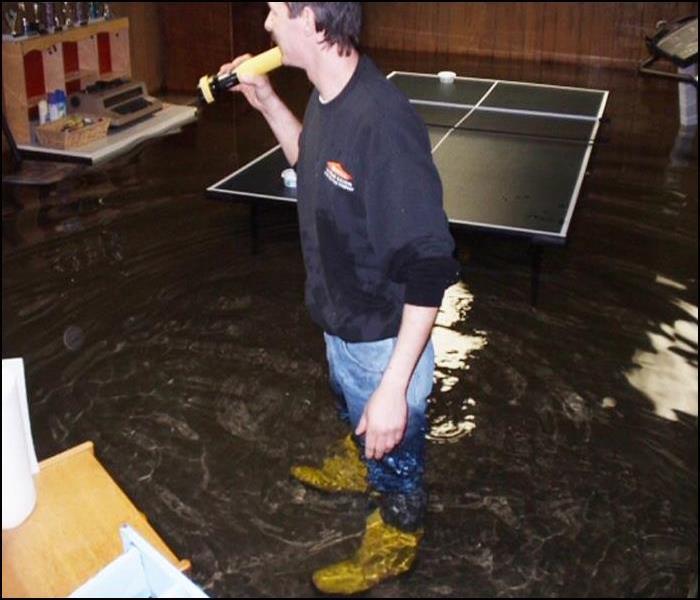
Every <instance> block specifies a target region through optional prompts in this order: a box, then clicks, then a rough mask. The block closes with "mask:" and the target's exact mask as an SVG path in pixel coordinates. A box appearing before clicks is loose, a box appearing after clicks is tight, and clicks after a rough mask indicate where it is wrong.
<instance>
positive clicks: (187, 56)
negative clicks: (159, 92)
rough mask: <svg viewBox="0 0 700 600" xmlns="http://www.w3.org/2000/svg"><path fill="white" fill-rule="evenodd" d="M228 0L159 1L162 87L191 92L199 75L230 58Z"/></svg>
mask: <svg viewBox="0 0 700 600" xmlns="http://www.w3.org/2000/svg"><path fill="white" fill-rule="evenodd" d="M232 4H233V3H230V2H197V3H193V2H167V3H166V2H163V3H158V7H159V9H160V18H161V29H162V32H163V36H162V48H163V77H164V87H165V88H167V89H168V90H171V91H173V90H174V91H186V92H191V93H194V92H195V91H196V89H197V82H198V81H199V78H200V77H202V75H208V74H212V73H216V72H217V71H218V69H219V67H220V66H221V65H222V64H223V63H225V62H228V61H229V60H231V57H232V54H233V34H232V22H231V21H232V20H231V8H232Z"/></svg>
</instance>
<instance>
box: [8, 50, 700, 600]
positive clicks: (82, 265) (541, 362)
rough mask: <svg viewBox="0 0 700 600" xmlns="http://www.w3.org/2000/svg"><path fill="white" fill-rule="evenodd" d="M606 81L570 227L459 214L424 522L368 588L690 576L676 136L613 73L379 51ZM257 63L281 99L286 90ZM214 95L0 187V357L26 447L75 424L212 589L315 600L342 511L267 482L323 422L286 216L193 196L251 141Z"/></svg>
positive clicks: (681, 142)
mask: <svg viewBox="0 0 700 600" xmlns="http://www.w3.org/2000/svg"><path fill="white" fill-rule="evenodd" d="M379 62H380V64H381V66H382V67H383V68H384V69H385V70H386V71H387V72H388V71H390V70H393V69H406V70H417V71H430V72H434V71H436V70H439V69H443V68H452V69H454V70H456V71H457V72H458V73H460V74H463V75H473V76H482V77H494V78H503V79H512V80H519V81H532V82H541V83H552V84H560V85H574V86H581V87H594V88H598V89H608V90H610V100H609V103H608V109H607V113H606V114H607V116H609V117H610V118H611V122H610V123H609V124H607V125H606V126H605V127H604V128H603V131H602V135H603V138H604V142H603V143H601V144H599V145H598V146H597V148H596V150H595V152H594V154H593V158H592V160H591V163H590V165H589V170H590V173H589V175H588V177H587V179H586V182H585V184H584V188H583V192H582V196H581V198H580V200H579V204H578V207H577V210H576V212H575V214H574V218H573V223H572V228H571V231H570V236H569V243H568V245H567V246H566V247H563V248H552V249H549V250H547V251H546V252H545V254H544V260H543V280H542V289H541V295H540V303H539V306H538V308H537V309H533V308H532V307H531V306H530V303H529V293H530V289H529V284H530V281H529V277H530V272H529V262H528V261H529V259H528V247H527V244H526V243H525V242H523V241H520V240H517V239H497V238H493V237H489V236H474V235H472V234H470V233H469V232H465V231H455V236H456V238H457V240H458V244H459V249H460V258H461V259H462V262H463V264H464V273H463V282H462V283H460V284H458V285H456V286H454V287H453V288H451V289H450V290H449V291H448V293H447V294H446V298H445V302H444V305H443V308H442V311H441V314H440V317H439V320H438V324H437V327H436V329H435V336H434V337H435V341H436V346H437V349H438V374H437V381H436V386H435V390H434V395H433V398H432V400H431V409H430V418H431V424H432V427H431V431H430V434H429V437H430V441H431V443H430V444H429V454H428V482H429V486H430V492H431V500H430V505H429V514H428V520H427V530H426V535H425V539H424V543H423V546H422V550H421V554H420V558H419V562H418V564H417V566H416V568H415V569H414V571H413V572H412V573H410V574H409V575H408V576H406V577H404V578H401V579H399V580H397V581H392V582H387V583H385V584H383V585H381V586H380V587H378V588H377V589H376V590H374V591H373V592H372V593H371V594H370V595H371V596H376V597H399V596H406V597H471V596H474V597H493V596H572V597H579V596H585V597H598V596H644V597H647V596H663V597H665V596H686V595H687V594H688V593H689V591H691V593H692V590H695V593H696V594H697V562H698V556H697V549H698V521H697V516H698V513H697V511H698V490H697V481H698V462H697V452H698V421H697V382H698V374H697V354H698V347H697V340H698V338H697V331H698V320H697V319H698V309H697V306H698V281H697V272H698V234H697V231H698V207H697V199H698V194H697V180H698V158H697V130H696V129H692V130H686V129H681V128H679V126H678V108H677V106H678V99H677V89H676V87H677V86H676V84H675V83H673V82H671V81H670V80H669V81H666V80H662V79H646V78H640V77H639V76H638V75H637V74H636V73H635V72H634V71H633V70H628V71H624V70H606V69H591V68H580V67H572V66H566V67H553V66H543V65H531V64H521V63H508V64H503V63H498V62H494V61H485V62H483V61H482V62H479V63H475V62H467V61H463V60H460V59H456V58H455V57H445V58H444V59H443V60H441V61H440V60H436V59H435V57H430V58H425V57H421V56H414V55H410V56H407V55H386V56H382V57H381V60H380V61H379ZM299 75H300V74H299V73H295V72H289V71H288V72H284V71H282V72H280V73H279V74H277V75H276V76H275V79H276V81H277V84H278V87H279V88H280V93H281V94H282V95H283V96H285V97H286V98H287V99H288V100H289V101H290V103H291V104H292V105H293V106H294V108H295V110H296V111H297V112H300V111H301V110H302V109H303V105H304V102H305V97H306V94H307V92H308V87H307V85H306V84H305V82H304V81H303V79H302V78H301V77H300V76H299ZM273 143H274V142H273V138H272V136H271V134H270V132H269V131H268V129H267V128H266V126H265V125H264V123H263V121H262V119H261V118H260V117H259V116H258V115H257V114H256V113H254V112H252V111H251V110H249V109H247V107H246V106H245V104H244V103H243V102H240V101H236V102H232V101H231V100H227V101H223V102H219V103H217V104H215V105H214V106H212V107H209V108H206V109H204V111H203V113H202V114H201V117H200V119H199V121H198V122H197V123H196V124H193V125H190V126H188V127H187V128H185V129H184V130H183V131H182V132H181V133H179V134H177V135H173V136H170V137H167V138H163V139H160V140H155V141H152V142H149V143H147V144H145V145H143V146H141V147H139V148H138V149H136V150H135V151H133V152H131V153H129V154H128V155H126V156H122V157H120V158H117V159H115V160H112V161H110V162H109V163H107V164H105V165H103V166H98V167H95V168H92V169H89V170H87V171H86V172H84V173H83V174H82V175H80V176H79V177H77V178H74V179H72V180H69V181H66V182H64V183H63V184H61V185H60V186H59V187H58V188H57V189H56V190H55V191H54V193H53V194H52V195H51V196H49V198H48V199H47V200H44V201H42V202H40V201H39V199H38V196H37V194H36V193H35V192H33V191H31V190H23V191H22V192H21V193H20V194H18V201H19V202H20V203H21V206H19V205H16V204H12V203H9V202H8V200H7V199H4V200H3V310H2V323H3V334H2V341H3V346H2V348H3V357H14V356H21V357H23V358H24V360H25V368H26V374H27V386H28V393H29V398H30V412H31V419H32V427H33V434H34V438H35V443H36V446H37V452H38V455H39V458H40V459H43V458H46V457H49V456H52V455H54V454H56V453H58V452H60V451H62V450H64V449H66V448H69V447H71V446H74V445H77V444H79V443H81V442H83V441H85V440H92V441H93V442H94V443H95V451H96V454H97V456H98V458H99V459H100V460H101V461H102V463H103V464H104V465H105V467H106V468H107V469H108V471H109V472H110V473H111V474H112V476H113V477H114V478H115V479H116V480H117V481H118V482H119V484H120V485H121V486H122V488H123V489H124V490H125V492H126V493H127V494H128V495H129V496H130V498H131V499H132V500H133V501H134V502H135V504H136V505H137V506H138V507H139V508H140V509H141V510H142V511H143V512H144V513H145V514H146V516H147V517H148V519H149V520H150V522H151V523H152V524H153V526H154V527H155V529H156V530H157V531H158V532H159V533H160V534H161V535H162V536H163V537H164V539H165V540H166V541H167V542H168V543H169V545H170V546H171V548H172V549H173V550H174V552H175V553H176V554H177V555H178V556H181V557H185V558H189V559H190V560H191V561H192V564H193V571H192V577H193V579H194V580H195V581H196V582H197V583H199V584H200V585H202V586H203V587H204V589H205V590H206V591H207V592H208V593H210V594H211V595H213V596H270V597H280V596H305V595H313V594H314V591H313V589H312V587H311V584H310V577H309V576H310V573H311V572H312V571H313V570H314V569H316V568H318V567H321V566H323V565H325V564H327V563H328V562H329V561H333V560H336V559H339V558H341V557H344V556H345V555H346V554H349V553H350V552H351V551H352V549H353V548H354V547H355V546H356V545H357V544H358V543H359V539H360V535H361V531H362V526H363V520H364V501H363V500H362V499H361V498H352V497H350V498H334V497H328V496H323V495H320V494H317V493H314V492H311V491H307V490H305V489H303V488H302V487H301V486H300V485H298V484H296V483H294V482H292V481H291V480H290V479H289V477H288V471H289V467H290V466H291V465H292V464H294V463H296V462H298V461H309V460H317V459H319V458H320V457H321V451H322V448H323V447H325V446H326V445H328V444H329V443H330V442H332V441H333V440H334V439H337V438H338V437H340V436H341V435H342V433H343V431H342V429H341V427H340V425H339V424H338V423H337V421H336V420H335V414H334V411H333V402H332V397H331V393H330V390H329V388H328V385H327V379H326V368H325V360H324V351H323V345H322V336H321V333H320V331H319V330H318V329H317V328H316V327H315V326H314V325H313V324H312V323H311V322H310V320H309V318H308V316H307V313H306V310H305V308H304V305H303V280H304V273H303V265H302V262H301V255H300V249H299V240H298V237H297V233H296V227H295V213H294V210H293V208H290V207H283V206H272V207H269V208H268V209H267V210H266V211H265V212H264V213H263V215H262V216H261V221H262V226H263V229H262V232H261V244H262V246H261V252H260V253H259V254H256V255H251V254H250V236H249V233H248V213H247V209H246V207H245V206H242V205H229V204H224V203H219V202H214V201H211V200H207V199H205V198H204V194H203V191H204V189H205V188H206V187H207V186H209V185H210V184H212V183H214V182H216V181H218V180H219V179H221V178H222V177H224V176H225V175H227V174H228V173H230V172H232V171H233V170H234V169H235V168H237V167H238V166H240V165H242V164H244V163H245V162H247V161H249V160H251V159H252V158H253V157H255V156H256V155H257V154H259V153H260V152H261V151H263V150H265V149H267V148H269V147H271V146H272V145H273Z"/></svg>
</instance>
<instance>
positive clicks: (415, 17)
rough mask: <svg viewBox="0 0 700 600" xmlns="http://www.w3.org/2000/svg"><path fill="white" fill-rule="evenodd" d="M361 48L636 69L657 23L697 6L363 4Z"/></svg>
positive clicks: (645, 4) (548, 3) (454, 3)
mask: <svg viewBox="0 0 700 600" xmlns="http://www.w3.org/2000/svg"><path fill="white" fill-rule="evenodd" d="M363 8H364V22H365V23H364V33H363V39H362V41H363V44H364V45H365V46H366V47H367V48H383V49H391V50H405V51H411V52H424V53H434V54H471V55H477V56H484V57H493V58H499V59H511V60H535V61H562V62H572V63H574V62H589V63H591V62H593V63H598V64H606V65H610V64H621V65H622V64H627V63H636V62H638V61H639V60H640V59H641V58H643V57H645V55H646V48H645V46H644V41H643V36H644V34H650V33H652V32H653V31H654V29H655V25H656V23H657V21H659V20H662V19H664V20H666V21H671V20H673V19H675V18H678V17H683V16H687V15H690V14H697V9H698V3H697V2H489V3H487V2H366V3H364V5H363Z"/></svg>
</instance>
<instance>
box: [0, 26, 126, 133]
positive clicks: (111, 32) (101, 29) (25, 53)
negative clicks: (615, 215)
mask: <svg viewBox="0 0 700 600" xmlns="http://www.w3.org/2000/svg"><path fill="white" fill-rule="evenodd" d="M119 77H124V78H127V79H128V78H131V58H130V51H129V19H128V18H126V17H124V18H120V19H112V20H109V21H95V22H92V23H90V24H88V25H85V26H83V27H73V28H71V29H67V30H65V31H59V32H56V33H53V34H49V35H41V36H31V37H23V38H17V39H7V38H5V37H4V38H3V42H2V93H3V104H4V111H5V114H6V116H7V121H8V123H9V125H10V129H11V130H12V134H13V135H14V137H15V139H16V140H17V142H19V143H23V144H29V143H31V141H32V139H31V136H32V133H31V132H32V127H31V122H32V120H34V119H36V118H37V109H36V107H37V105H38V103H39V101H40V100H43V99H46V98H47V96H48V93H49V92H52V91H54V90H57V89H62V90H64V91H65V92H66V95H70V94H71V93H74V92H77V91H79V90H83V89H85V88H86V87H87V86H88V85H91V84H92V83H94V82H95V81H98V80H112V79H117V78H119Z"/></svg>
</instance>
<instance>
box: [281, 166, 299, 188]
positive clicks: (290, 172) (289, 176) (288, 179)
mask: <svg viewBox="0 0 700 600" xmlns="http://www.w3.org/2000/svg"><path fill="white" fill-rule="evenodd" d="M282 179H283V180H284V187H288V188H295V187H297V174H296V172H295V171H294V169H285V170H284V171H282Z"/></svg>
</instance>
